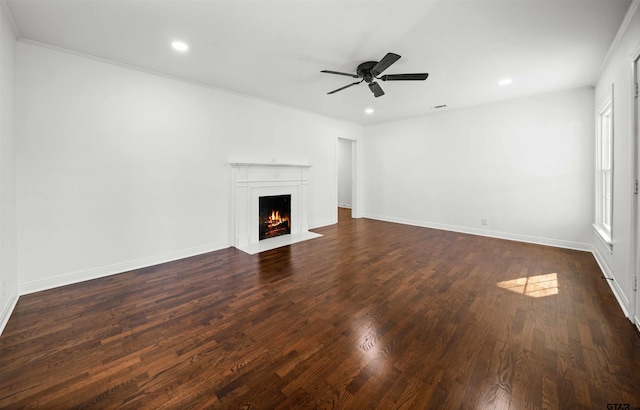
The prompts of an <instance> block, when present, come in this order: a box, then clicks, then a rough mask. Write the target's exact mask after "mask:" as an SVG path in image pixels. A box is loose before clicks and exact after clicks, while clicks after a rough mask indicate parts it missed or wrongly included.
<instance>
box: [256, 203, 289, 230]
mask: <svg viewBox="0 0 640 410" xmlns="http://www.w3.org/2000/svg"><path fill="white" fill-rule="evenodd" d="M258 201H259V202H258V219H259V220H258V240H260V241H261V240H263V239H269V238H275V237H276V236H280V235H288V234H290V233H291V195H274V196H261V197H260V198H259V199H258Z"/></svg>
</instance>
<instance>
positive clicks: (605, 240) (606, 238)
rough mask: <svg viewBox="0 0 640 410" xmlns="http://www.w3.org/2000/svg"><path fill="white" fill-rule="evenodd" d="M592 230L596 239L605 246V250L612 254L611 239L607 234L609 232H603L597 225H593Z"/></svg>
mask: <svg viewBox="0 0 640 410" xmlns="http://www.w3.org/2000/svg"><path fill="white" fill-rule="evenodd" d="M593 230H594V232H595V233H596V235H597V236H598V238H600V240H601V241H602V243H603V244H604V245H606V246H607V249H609V252H610V253H612V252H613V240H612V239H611V235H610V234H609V232H607V230H605V229H604V228H602V227H601V226H598V225H595V224H594V225H593Z"/></svg>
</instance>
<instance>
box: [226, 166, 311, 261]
mask: <svg viewBox="0 0 640 410" xmlns="http://www.w3.org/2000/svg"><path fill="white" fill-rule="evenodd" d="M229 165H230V166H231V168H232V177H231V219H230V221H231V224H230V238H231V239H232V241H233V243H232V245H233V246H234V247H236V248H238V249H240V250H242V251H244V252H246V253H249V254H255V253H258V252H263V251H266V250H269V249H274V248H278V247H281V246H286V245H290V244H293V243H296V242H301V241H304V240H307V239H313V238H316V237H318V236H322V235H319V234H316V233H313V232H309V225H308V220H307V189H308V184H309V178H308V173H309V168H311V165H307V164H292V163H287V164H285V163H275V162H273V163H255V162H230V163H229ZM285 194H289V195H291V234H290V235H283V236H278V237H275V238H271V239H265V240H262V241H260V240H259V239H258V200H259V198H260V197H261V196H270V195H285Z"/></svg>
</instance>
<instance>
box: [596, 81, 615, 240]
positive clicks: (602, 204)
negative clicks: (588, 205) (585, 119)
mask: <svg viewBox="0 0 640 410" xmlns="http://www.w3.org/2000/svg"><path fill="white" fill-rule="evenodd" d="M614 128H615V127H614V111H613V87H612V90H611V94H610V95H609V96H608V97H607V98H606V100H605V101H604V103H603V104H602V105H601V106H600V108H599V109H598V111H597V113H596V158H595V161H596V164H595V165H596V166H595V222H594V224H593V227H594V228H595V231H596V232H597V233H598V235H599V236H600V238H601V239H602V240H603V241H604V242H605V243H606V244H607V245H608V246H609V248H610V249H611V248H612V247H613V173H614V164H613V159H614V155H613V154H614V152H613V149H614V135H615V132H614V131H615V130H614Z"/></svg>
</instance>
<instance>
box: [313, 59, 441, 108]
mask: <svg viewBox="0 0 640 410" xmlns="http://www.w3.org/2000/svg"><path fill="white" fill-rule="evenodd" d="M399 59H400V56H399V55H397V54H394V53H387V55H386V56H384V58H383V59H382V60H380V61H365V62H364V63H362V64H360V65H359V66H358V68H357V69H356V74H349V73H341V72H339V71H331V70H322V71H321V73H328V74H338V75H346V76H348V77H352V78H361V79H362V80H360V81H356V82H355V83H351V84H348V85H345V86H344V87H340V88H338V89H337V90H333V91H330V92H328V93H327V94H333V93H337V92H338V91H342V90H344V89H346V88H349V87H353V86H354V85H358V84H360V83H361V82H363V81H366V83H367V84H368V85H369V89H370V90H371V92H372V93H373V95H374V96H376V97H380V96H381V95H384V91H382V87H380V84H378V83H377V82H376V81H374V80H382V81H407V80H412V81H424V80H426V79H427V77H428V76H429V74H428V73H417V74H386V75H383V76H380V74H382V72H383V71H384V70H386V69H387V68H389V67H390V66H391V64H393V63H395V62H396V61H398V60H399Z"/></svg>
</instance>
